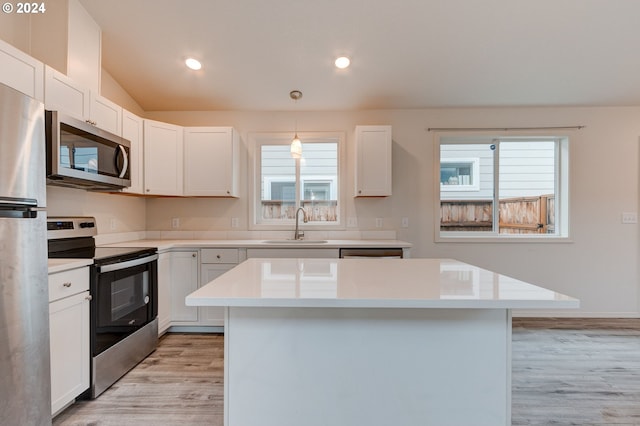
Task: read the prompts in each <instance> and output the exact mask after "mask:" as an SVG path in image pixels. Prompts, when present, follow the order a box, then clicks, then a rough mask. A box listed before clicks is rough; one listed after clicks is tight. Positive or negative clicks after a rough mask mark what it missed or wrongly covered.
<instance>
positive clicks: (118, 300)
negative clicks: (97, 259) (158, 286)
mask: <svg viewBox="0 0 640 426" xmlns="http://www.w3.org/2000/svg"><path fill="white" fill-rule="evenodd" d="M150 265H152V264H145V265H140V266H134V267H130V268H126V269H122V270H117V271H112V272H105V273H99V274H98V277H97V300H95V305H94V306H95V309H96V316H95V321H96V330H95V331H96V332H95V336H94V338H95V346H94V355H97V354H99V353H100V352H102V351H104V350H105V349H107V348H109V347H110V346H113V345H114V344H116V343H117V342H118V341H120V340H122V339H124V338H125V337H127V336H128V335H130V334H131V333H133V332H135V331H136V330H138V329H139V328H140V327H142V326H143V325H145V324H147V323H148V322H149V321H150V320H152V319H153V318H151V316H152V314H153V311H154V309H153V296H154V295H153V286H152V282H153V281H152V280H153V279H154V277H153V276H152V271H151V268H150Z"/></svg>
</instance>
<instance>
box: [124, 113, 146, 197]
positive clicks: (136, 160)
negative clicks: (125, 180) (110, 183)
mask: <svg viewBox="0 0 640 426" xmlns="http://www.w3.org/2000/svg"><path fill="white" fill-rule="evenodd" d="M143 127H144V120H143V119H142V118H140V117H138V116H137V115H135V114H133V113H131V112H129V111H127V110H122V137H123V138H125V139H126V140H128V141H129V142H130V143H131V146H130V148H129V154H130V155H129V157H130V161H129V176H130V177H131V186H130V187H129V188H125V189H123V190H122V191H123V192H128V193H130V194H144V186H143V184H144V161H143V155H144V154H143V152H144V151H143V143H144V140H143Z"/></svg>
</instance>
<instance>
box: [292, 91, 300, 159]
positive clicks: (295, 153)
mask: <svg viewBox="0 0 640 426" xmlns="http://www.w3.org/2000/svg"><path fill="white" fill-rule="evenodd" d="M289 97H290V98H291V99H293V100H294V101H295V102H296V104H297V103H298V99H300V98H301V97H302V92H301V91H299V90H292V91H291V92H289ZM291 157H293V158H300V157H302V142H301V141H300V138H299V137H298V119H297V118H296V127H295V135H294V136H293V140H292V141H291Z"/></svg>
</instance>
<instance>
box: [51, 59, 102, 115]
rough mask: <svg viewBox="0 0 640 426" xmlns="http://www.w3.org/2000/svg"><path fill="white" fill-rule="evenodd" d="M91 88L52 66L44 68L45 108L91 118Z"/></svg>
mask: <svg viewBox="0 0 640 426" xmlns="http://www.w3.org/2000/svg"><path fill="white" fill-rule="evenodd" d="M90 102H91V94H90V90H89V89H88V88H87V87H84V86H81V85H79V84H78V83H76V82H75V81H73V80H72V79H70V78H69V77H67V76H66V75H64V74H63V73H61V72H59V71H56V70H54V69H53V68H51V67H50V66H45V69H44V104H45V108H46V109H49V110H54V111H60V112H63V113H65V114H68V115H71V116H73V117H75V118H77V119H78V120H85V121H86V120H89V109H90V106H89V105H90Z"/></svg>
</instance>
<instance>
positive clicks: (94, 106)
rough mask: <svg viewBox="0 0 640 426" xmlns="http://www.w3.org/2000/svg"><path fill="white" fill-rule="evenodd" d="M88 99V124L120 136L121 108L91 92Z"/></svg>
mask: <svg viewBox="0 0 640 426" xmlns="http://www.w3.org/2000/svg"><path fill="white" fill-rule="evenodd" d="M90 99H91V103H90V107H89V121H90V123H91V124H93V125H94V126H96V127H99V128H101V129H102V130H106V131H107V132H111V133H113V134H115V135H118V136H120V135H122V107H121V106H119V105H117V104H115V103H113V102H111V101H110V100H109V99H106V98H103V97H102V96H100V95H98V94H96V93H94V92H91V96H90Z"/></svg>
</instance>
